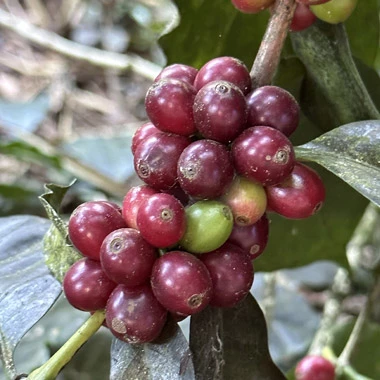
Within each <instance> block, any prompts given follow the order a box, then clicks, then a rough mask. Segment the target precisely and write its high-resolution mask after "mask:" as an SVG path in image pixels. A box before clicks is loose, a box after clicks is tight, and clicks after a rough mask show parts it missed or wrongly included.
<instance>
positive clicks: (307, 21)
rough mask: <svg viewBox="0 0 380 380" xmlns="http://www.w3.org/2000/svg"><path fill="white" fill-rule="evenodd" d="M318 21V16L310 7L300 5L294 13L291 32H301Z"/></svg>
mask: <svg viewBox="0 0 380 380" xmlns="http://www.w3.org/2000/svg"><path fill="white" fill-rule="evenodd" d="M316 19H317V16H315V14H314V13H313V12H312V11H311V10H310V8H309V6H308V5H306V4H301V3H298V4H297V6H296V10H295V11H294V16H293V20H292V23H291V24H290V30H291V31H292V32H300V31H301V30H304V29H307V28H308V27H309V26H311V25H313V24H314V22H315V20H316Z"/></svg>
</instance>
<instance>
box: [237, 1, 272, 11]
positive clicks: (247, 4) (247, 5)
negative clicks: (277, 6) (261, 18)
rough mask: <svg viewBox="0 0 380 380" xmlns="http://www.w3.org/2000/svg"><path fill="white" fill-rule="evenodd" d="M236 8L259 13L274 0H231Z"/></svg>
mask: <svg viewBox="0 0 380 380" xmlns="http://www.w3.org/2000/svg"><path fill="white" fill-rule="evenodd" d="M231 1H232V4H233V5H234V7H235V8H236V9H238V10H239V11H240V12H243V13H259V12H261V11H263V10H264V9H267V8H269V7H270V6H271V5H272V4H273V3H274V0H231Z"/></svg>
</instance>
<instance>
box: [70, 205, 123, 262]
mask: <svg viewBox="0 0 380 380" xmlns="http://www.w3.org/2000/svg"><path fill="white" fill-rule="evenodd" d="M123 227H126V225H125V221H124V219H123V217H122V216H121V214H120V212H119V211H118V210H117V209H116V208H115V206H113V205H111V204H109V202H106V201H93V202H86V203H83V204H81V205H80V206H78V207H77V208H76V209H75V210H74V212H73V213H72V215H71V217H70V220H69V237H70V240H71V242H72V243H73V245H74V246H75V248H76V249H78V251H79V252H81V253H82V254H83V255H84V256H87V257H89V258H91V259H93V260H98V261H99V260H100V258H99V255H100V246H101V245H102V243H103V240H104V238H105V237H106V236H107V235H108V234H109V233H111V232H112V231H115V230H117V229H119V228H123Z"/></svg>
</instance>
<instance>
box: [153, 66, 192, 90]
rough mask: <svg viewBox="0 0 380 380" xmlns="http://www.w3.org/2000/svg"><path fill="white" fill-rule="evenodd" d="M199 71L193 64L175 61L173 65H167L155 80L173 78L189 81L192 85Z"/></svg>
mask: <svg viewBox="0 0 380 380" xmlns="http://www.w3.org/2000/svg"><path fill="white" fill-rule="evenodd" d="M197 73H198V70H197V69H196V68H194V67H192V66H188V65H183V64H181V63H174V64H173V65H170V66H167V67H165V68H164V69H163V70H162V71H161V72H160V74H158V76H157V78H156V79H155V80H154V81H155V82H158V81H159V80H161V79H167V78H171V79H177V80H180V81H182V82H187V83H189V84H191V85H192V84H193V83H194V79H195V77H196V75H197Z"/></svg>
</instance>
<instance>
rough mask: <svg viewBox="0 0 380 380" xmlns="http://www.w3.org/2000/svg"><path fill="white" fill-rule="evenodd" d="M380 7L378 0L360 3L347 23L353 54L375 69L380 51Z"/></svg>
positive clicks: (367, 0)
mask: <svg viewBox="0 0 380 380" xmlns="http://www.w3.org/2000/svg"><path fill="white" fill-rule="evenodd" d="M379 11H380V6H379V3H378V0H366V1H358V4H357V6H356V9H355V11H354V12H353V13H352V15H351V16H350V17H349V18H348V20H347V21H346V22H345V25H346V29H347V34H348V38H349V41H350V46H351V49H352V53H353V55H354V56H355V57H356V58H359V59H360V60H361V61H363V62H364V63H365V64H366V65H368V66H369V67H375V60H376V55H377V54H378V51H379V37H380V19H379Z"/></svg>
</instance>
